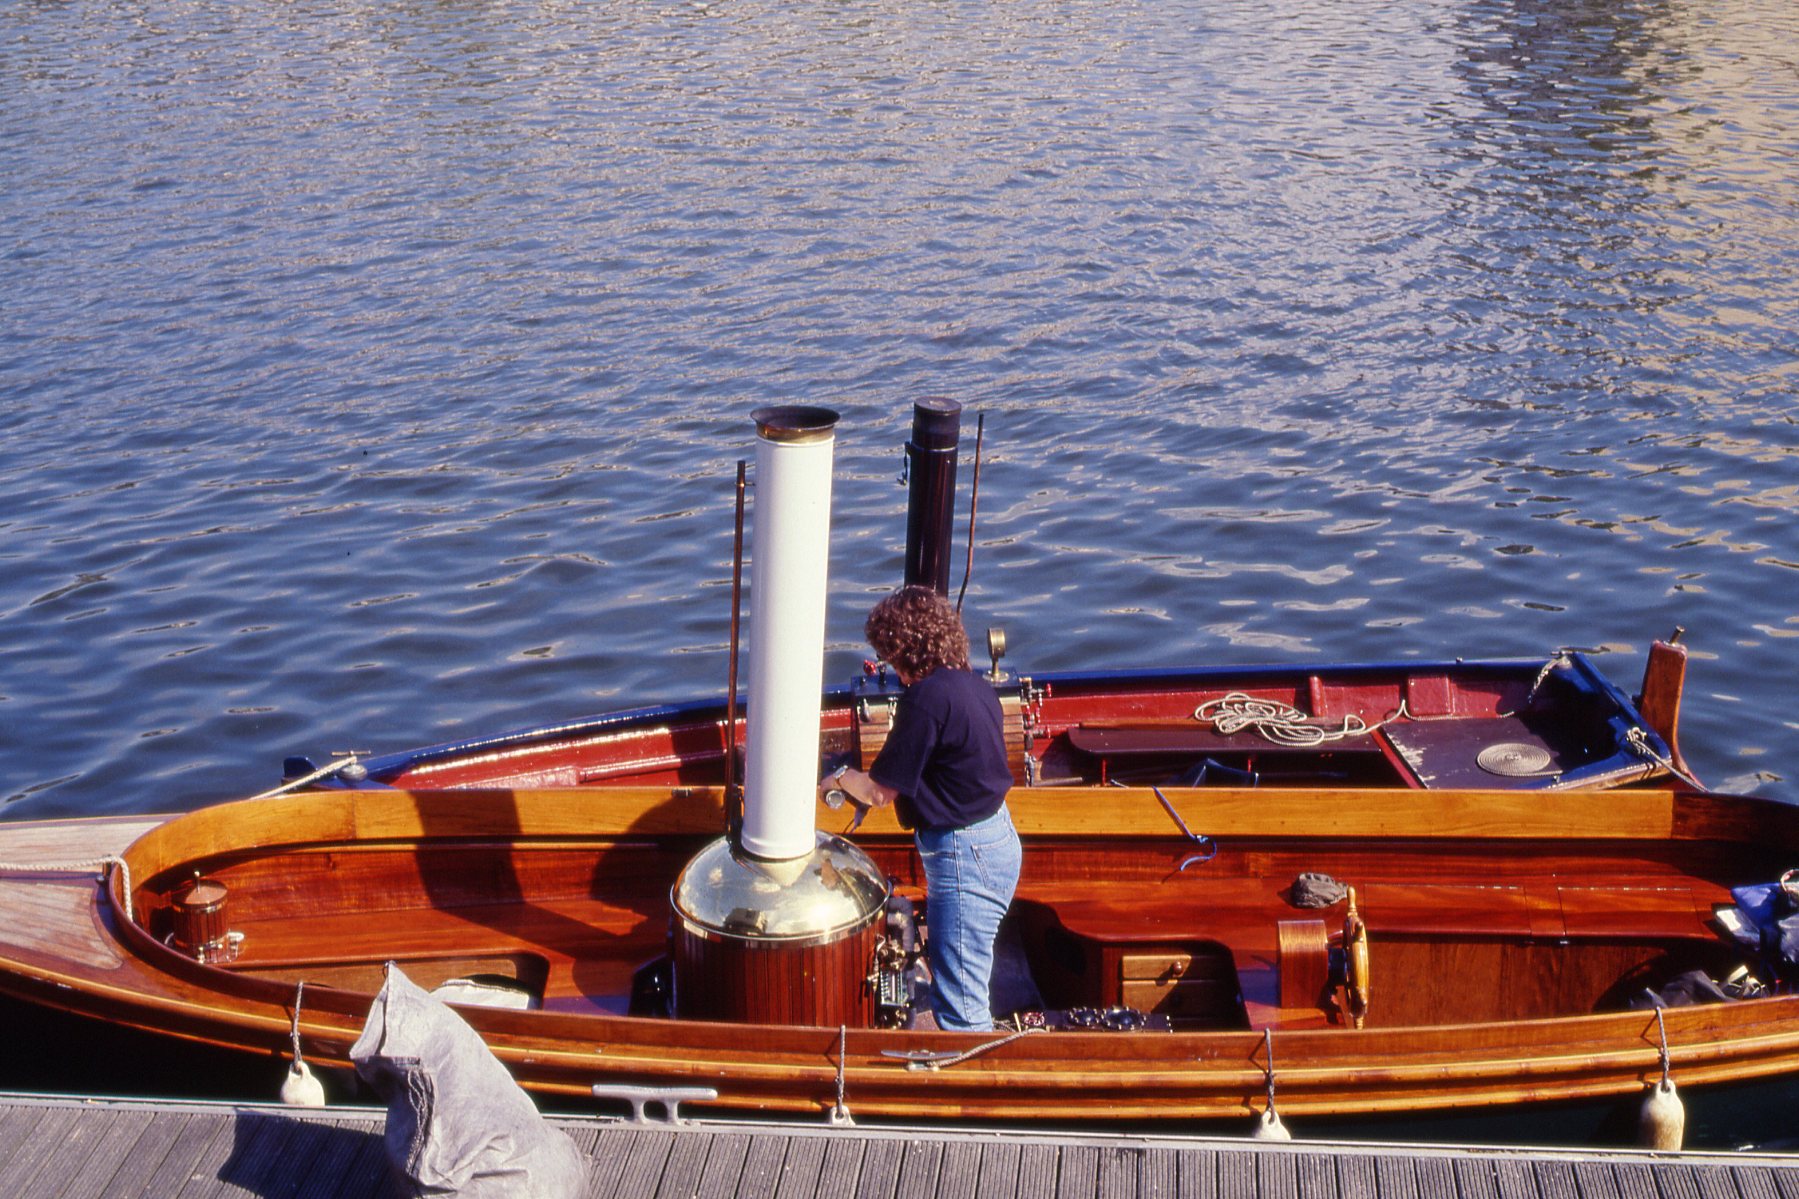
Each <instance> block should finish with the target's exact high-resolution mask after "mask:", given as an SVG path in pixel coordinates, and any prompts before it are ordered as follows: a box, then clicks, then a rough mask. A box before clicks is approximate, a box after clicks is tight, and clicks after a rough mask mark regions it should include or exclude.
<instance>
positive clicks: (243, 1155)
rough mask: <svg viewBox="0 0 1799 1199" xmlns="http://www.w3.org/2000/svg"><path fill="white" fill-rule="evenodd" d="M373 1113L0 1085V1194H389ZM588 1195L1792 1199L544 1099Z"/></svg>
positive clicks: (1726, 1181)
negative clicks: (3, 1091) (566, 1108)
mask: <svg viewBox="0 0 1799 1199" xmlns="http://www.w3.org/2000/svg"><path fill="white" fill-rule="evenodd" d="M383 1121H384V1114H383V1113H382V1112H380V1111H378V1110H371V1109H348V1108H333V1109H327V1110H325V1111H322V1112H298V1111H291V1110H287V1109H281V1108H273V1107H257V1106H233V1105H222V1104H195V1103H170V1104H158V1103H151V1102H143V1101H131V1100H96V1101H88V1102H84V1101H79V1100H74V1099H61V1098H50V1097H32V1096H4V1095H0V1197H4V1199H139V1197H141V1199H238V1197H240V1196H243V1197H248V1196H254V1197H255V1199H323V1197H325V1196H330V1197H332V1199H391V1197H392V1196H394V1195H397V1194H398V1193H399V1191H398V1190H397V1188H396V1187H395V1186H394V1184H393V1182H392V1180H391V1179H390V1177H389V1174H388V1166H387V1160H386V1151H385V1149H384V1146H383V1142H382V1127H383ZM554 1123H556V1124H557V1125H558V1126H559V1127H561V1128H562V1129H563V1130H564V1131H566V1132H567V1133H568V1134H569V1136H570V1137H571V1138H572V1139H573V1140H574V1143H575V1145H576V1147H577V1148H578V1149H579V1150H580V1151H581V1152H582V1153H583V1154H584V1155H585V1156H586V1157H587V1160H588V1163H589V1173H588V1182H587V1188H586V1194H587V1195H589V1196H595V1197H599V1196H620V1197H624V1196H629V1197H630V1199H639V1197H642V1196H651V1195H667V1196H678V1197H681V1199H689V1197H692V1199H732V1197H734V1196H753V1197H755V1199H763V1197H771V1199H802V1197H804V1199H811V1197H816V1196H842V1197H843V1199H1039V1197H1044V1199H1050V1197H1053V1199H1799V1157H1792V1158H1785V1157H1779V1156H1773V1155H1762V1156H1744V1157H1731V1156H1728V1155H1715V1154H1714V1155H1699V1154H1690V1155H1689V1154H1679V1155H1649V1154H1641V1153H1603V1152H1592V1153H1581V1152H1571V1151H1551V1150H1492V1149H1454V1148H1447V1147H1435V1146H1425V1145H1381V1146H1374V1145H1322V1144H1320V1145H1307V1144H1305V1143H1304V1142H1299V1143H1273V1142H1254V1141H1248V1140H1228V1139H1224V1138H1205V1139H1198V1138H1191V1139H1178V1138H1170V1137H1133V1136H1105V1135H1092V1136H1085V1135H1069V1136H1062V1137H1057V1136H1052V1135H1048V1134H1035V1133H1031V1132H1029V1131H1026V1130H1013V1131H1009V1132H967V1131H948V1130H925V1129H900V1128H869V1127H855V1128H841V1129H833V1128H827V1127H825V1126H823V1125H797V1124H783V1125H773V1124H742V1123H726V1122H712V1123H704V1124H687V1125H666V1124H657V1125H632V1124H629V1123H625V1122H620V1121H612V1120H605V1121H602V1120H596V1119H573V1118H559V1119H557V1120H555V1121H554Z"/></svg>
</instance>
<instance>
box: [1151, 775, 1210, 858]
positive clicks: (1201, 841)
mask: <svg viewBox="0 0 1799 1199" xmlns="http://www.w3.org/2000/svg"><path fill="white" fill-rule="evenodd" d="M1150 790H1151V791H1153V792H1155V794H1156V798H1157V799H1159V800H1161V801H1162V807H1163V808H1164V809H1166V811H1167V812H1168V814H1169V815H1170V816H1172V817H1173V818H1174V823H1175V824H1176V825H1178V826H1179V827H1180V830H1181V832H1182V833H1184V834H1185V835H1186V837H1187V840H1189V841H1191V842H1193V843H1194V844H1195V845H1197V846H1199V850H1198V852H1196V853H1190V854H1188V855H1187V856H1186V857H1184V858H1182V859H1181V864H1180V865H1179V866H1176V867H1175V868H1174V872H1175V873H1176V874H1179V873H1180V872H1181V871H1183V870H1185V869H1186V868H1187V867H1189V866H1191V865H1193V863H1195V862H1209V861H1211V860H1212V859H1213V858H1215V857H1217V856H1218V842H1216V841H1214V840H1212V838H1210V837H1208V836H1206V835H1204V834H1203V833H1196V832H1194V831H1193V830H1192V829H1190V828H1188V827H1187V822H1186V821H1185V820H1182V819H1181V814H1180V813H1179V812H1177V811H1175V810H1174V805H1173V804H1171V803H1169V802H1168V797H1167V796H1166V795H1163V794H1162V789H1161V788H1160V787H1151V788H1150Z"/></svg>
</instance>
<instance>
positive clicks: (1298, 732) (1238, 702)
mask: <svg viewBox="0 0 1799 1199" xmlns="http://www.w3.org/2000/svg"><path fill="white" fill-rule="evenodd" d="M1407 715H1409V713H1407V712H1406V709H1405V703H1404V701H1403V700H1402V701H1401V702H1400V705H1399V710H1398V711H1396V712H1394V713H1393V714H1392V715H1391V716H1389V717H1387V718H1386V719H1385V720H1382V721H1380V722H1378V723H1376V724H1369V723H1368V722H1367V721H1365V720H1363V719H1362V718H1361V717H1360V716H1357V715H1355V714H1354V713H1353V712H1352V713H1350V714H1349V715H1348V716H1345V717H1344V718H1343V727H1342V728H1340V729H1328V728H1322V727H1320V726H1318V725H1315V724H1308V723H1306V714H1305V713H1304V712H1301V711H1300V710H1299V709H1298V708H1295V707H1293V706H1292V705H1291V704H1284V703H1282V702H1281V701H1279V700H1278V699H1256V698H1254V697H1252V696H1248V695H1245V694H1243V693H1242V692H1241V691H1233V692H1231V693H1230V694H1229V695H1226V696H1224V697H1223V698H1222V699H1209V700H1207V701H1206V702H1205V703H1203V704H1201V705H1199V707H1197V708H1195V709H1193V719H1195V720H1197V721H1199V722H1200V723H1201V724H1209V725H1211V726H1212V727H1213V728H1215V729H1217V730H1218V731H1219V732H1220V733H1223V734H1224V735H1225V736H1227V737H1228V736H1230V735H1231V734H1232V733H1240V732H1242V731H1243V730H1244V729H1254V730H1255V731H1256V732H1258V733H1260V734H1261V735H1262V737H1263V738H1264V739H1265V740H1268V741H1272V742H1274V743H1275V744H1276V745H1296V746H1301V747H1310V746H1314V745H1323V744H1325V743H1326V742H1329V741H1342V740H1344V739H1345V738H1348V737H1366V736H1367V735H1368V734H1369V733H1372V732H1374V731H1375V730H1376V729H1379V728H1382V727H1384V726H1386V725H1388V724H1391V723H1392V722H1393V721H1395V720H1398V719H1399V718H1400V717H1402V716H1407Z"/></svg>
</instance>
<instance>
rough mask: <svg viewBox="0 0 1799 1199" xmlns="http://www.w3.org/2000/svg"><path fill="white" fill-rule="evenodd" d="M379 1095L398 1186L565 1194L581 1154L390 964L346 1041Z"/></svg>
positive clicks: (526, 1195)
mask: <svg viewBox="0 0 1799 1199" xmlns="http://www.w3.org/2000/svg"><path fill="white" fill-rule="evenodd" d="M350 1057H351V1060H353V1061H354V1062H355V1063H356V1073H357V1074H358V1075H360V1076H361V1077H362V1079H363V1081H364V1082H366V1083H368V1085H369V1086H370V1087H372V1088H374V1090H375V1093H376V1094H378V1095H380V1096H381V1098H382V1099H383V1100H384V1101H385V1102H386V1103H387V1132H386V1143H387V1158H388V1161H389V1162H390V1163H391V1164H392V1166H393V1168H394V1172H395V1174H396V1175H397V1176H398V1178H399V1181H400V1183H401V1185H402V1187H403V1188H405V1193H406V1194H408V1195H414V1196H427V1195H429V1196H458V1197H461V1199H564V1197H565V1196H567V1197H571V1199H572V1197H573V1196H577V1195H580V1194H581V1193H582V1189H583V1184H584V1182H585V1176H586V1163H585V1161H584V1160H583V1158H582V1156H581V1153H580V1151H579V1150H577V1149H576V1148H575V1145H574V1142H573V1141H571V1140H570V1139H569V1137H568V1134H566V1133H564V1132H562V1131H561V1130H560V1129H557V1128H552V1127H551V1126H550V1125H549V1124H548V1123H547V1122H546V1121H545V1120H544V1118H543V1116H542V1115H541V1114H540V1113H539V1112H538V1110H537V1106H536V1105H535V1104H534V1103H532V1102H531V1098H530V1096H528V1095H526V1094H525V1092H524V1091H523V1089H521V1088H520V1087H519V1085H518V1083H516V1082H514V1081H513V1079H512V1076H511V1075H510V1074H508V1073H507V1072H506V1068H505V1067H504V1066H502V1065H501V1064H500V1062H499V1059H498V1058H496V1057H494V1055H493V1053H492V1052H491V1051H490V1050H489V1049H488V1048H487V1045H486V1043H485V1042H483V1041H482V1040H481V1037H480V1034H478V1033H477V1032H475V1030H474V1029H473V1028H470V1027H469V1025H468V1023H467V1021H465V1020H463V1018H462V1017H461V1016H459V1015H457V1014H456V1013H455V1012H454V1011H452V1010H451V1009H450V1008H449V1007H448V1006H447V1005H445V1004H444V1003H443V1002H442V1001H441V1000H438V999H435V998H433V997H432V996H430V995H427V994H426V993H425V992H424V991H423V990H422V989H421V988H419V987H418V986H417V985H416V984H415V983H413V982H412V980H411V979H409V978H407V977H406V975H405V974H403V973H401V971H400V970H399V968H398V967H396V966H391V965H390V966H389V967H388V969H387V981H386V983H385V984H384V985H383V986H382V988H381V992H380V994H378V995H376V996H375V1003H374V1006H372V1007H371V1008H370V1009H369V1017H368V1023H367V1024H365V1025H364V1026H363V1030H362V1035H361V1036H360V1037H358V1038H357V1039H356V1044H355V1045H354V1046H352V1047H351V1049H350Z"/></svg>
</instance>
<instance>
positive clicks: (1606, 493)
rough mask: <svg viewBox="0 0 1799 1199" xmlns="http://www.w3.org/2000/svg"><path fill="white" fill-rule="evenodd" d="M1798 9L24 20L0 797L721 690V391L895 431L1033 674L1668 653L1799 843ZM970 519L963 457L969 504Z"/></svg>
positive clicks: (361, 10)
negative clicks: (939, 461) (961, 512)
mask: <svg viewBox="0 0 1799 1199" xmlns="http://www.w3.org/2000/svg"><path fill="white" fill-rule="evenodd" d="M1795 45H1799V16H1796V15H1795V10H1794V9H1792V8H1791V7H1790V6H1788V5H1786V4H1784V3H1776V2H1775V0H1720V2H1719V3H1712V4H1703V5H1701V4H1694V3H1677V2H1674V0H1574V2H1562V0H1558V2H1556V3H1548V2H1535V0H1464V2H1460V3H1440V2H1437V0H1377V2H1374V3H1368V4H1354V5H1351V4H1341V3H1323V4H1319V3H1312V2H1307V3H1299V2H1291V0H1259V2H1257V0H1220V2H1216V3H1207V4H1198V3H1181V2H1175V0H1139V2H1134V3H1133V2H1128V0H1127V2H1117V0H1114V2H1110V3H1105V4H1099V3H1067V2H1061V3H1051V2H1049V0H1018V2H1015V3H1008V4H1005V5H990V4H977V3H972V2H962V0H940V2H936V3H918V2H916V0H908V2H906V3H895V2H885V0H874V2H871V3H861V4H855V5H844V4H836V3H807V2H804V0H802V2H799V3H780V4H775V3H768V2H763V0H720V2H718V3H679V4H674V3H662V4H658V3H633V4H619V5H587V4H575V3H552V2H540V3H515V4H503V5H477V4H467V3H454V2H452V3H405V2H402V3H391V2H384V3H382V4H379V5H375V4H362V3H351V4H336V5H327V4H322V3H318V2H317V0H296V2H288V3H280V4H276V3H269V2H267V0H232V2H231V3H211V2H205V0H148V2H144V3H137V4H131V5H124V6H121V5H117V4H106V3H100V2H99V0H71V2H68V3H49V2H45V0H26V2H22V3H18V4H14V5H10V6H7V7H6V8H4V9H0V178H4V179H5V181H6V183H5V187H4V189H3V190H0V279H3V281H4V286H3V287H0V800H3V801H4V808H3V809H0V810H3V812H4V814H5V815H6V816H8V817H17V818H24V817H29V816H49V815H59V814H70V813H87V812H107V811H134V810H135V811H144V810H161V809H168V808H184V807H192V806H197V805H199V804H201V803H205V802H209V801H212V800H217V799H221V798H227V797H232V796H236V795H242V794H246V793H249V792H251V791H255V790H258V789H260V788H262V787H264V786H266V785H268V784H270V783H271V782H273V781H274V779H275V777H276V774H277V771H278V766H279V761H280V758H281V757H282V756H283V755H284V754H287V753H290V752H310V753H314V754H322V753H324V752H327V751H329V750H332V749H348V748H358V749H377V750H385V749H395V748H401V747H405V746H409V745H414V744H419V743H423V742H429V741H435V740H440V739H445V738H450V737H455V736H461V735H469V734H475V733H480V732H489V731H493V730H496V729H499V728H504V727H508V726H511V725H515V724H521V723H526V722H530V721H534V720H539V719H550V718H560V717H566V716H572V715H576V714H580V713H585V712H589V711H595V710H601V709H605V708H609V707H615V706H618V705H622V704H632V703H640V702H650V701H653V700H659V699H664V698H671V697H685V696H691V695H696V694H702V693H706V692H716V691H717V690H719V689H720V688H721V687H722V685H723V678H724V672H725V642H726V636H727V616H728V581H729V569H730V563H729V559H730V525H731V520H730V504H731V490H732V473H733V467H734V463H735V461H736V460H737V459H738V458H739V457H742V456H745V455H747V454H748V453H750V438H751V430H750V425H749V421H748V415H747V414H748V412H749V410H750V409H751V408H753V407H755V406H756V405H758V404H761V403H767V402H771V401H806V402H813V403H824V404H829V405H832V406H834V407H836V408H838V409H840V410H841V411H842V412H843V413H844V418H845V419H844V422H843V425H842V429H841V435H840V439H839V464H840V469H839V475H838V480H837V499H836V530H837V539H836V548H835V551H834V557H833V561H832V569H833V577H834V595H833V599H832V609H831V613H832V615H831V622H832V623H831V630H830V635H831V640H832V650H831V658H830V662H829V664H828V668H827V669H828V673H830V674H831V675H833V676H842V675H847V673H848V672H849V671H850V670H851V669H852V668H853V666H854V664H855V663H856V661H857V660H858V659H859V657H860V655H861V652H862V650H861V647H860V645H859V644H858V637H859V629H860V614H861V612H862V611H863V610H864V609H865V608H866V606H867V604H868V603H869V602H870V601H871V600H872V599H873V598H874V597H875V596H876V595H878V594H879V593H880V592H881V591H883V590H885V589H886V588H887V587H889V586H891V585H892V584H893V583H894V582H895V581H896V576H897V574H898V572H899V568H900V564H899V545H900V541H901V538H902V536H903V521H902V519H901V515H900V514H901V509H902V507H903V502H904V492H903V490H902V489H901V488H900V487H899V486H898V485H897V483H896V482H895V481H894V480H895V475H896V474H897V471H898V467H899V446H900V443H901V442H902V441H903V438H904V435H905V428H906V422H907V418H908V412H909V406H910V402H911V400H912V399H914V398H916V397H918V396H921V395H928V394H947V395H952V396H955V397H957V398H959V399H961V400H963V401H964V402H965V403H966V404H967V405H968V406H969V409H970V411H971V413H973V412H979V413H983V414H985V417H986V421H987V443H986V446H985V459H986V462H985V471H984V474H983V477H982V483H981V497H980V512H979V524H978V533H977V546H976V553H975V569H974V579H973V583H972V585H971V587H970V590H969V597H968V613H969V623H970V624H971V626H973V627H974V628H976V629H977V630H978V629H980V628H982V627H984V626H985V625H988V624H1004V625H1006V626H1007V627H1008V630H1009V632H1010V634H1011V642H1012V645H1013V647H1014V656H1013V661H1014V663H1015V664H1016V665H1018V666H1020V667H1021V668H1025V669H1027V670H1028V669H1037V670H1044V669H1058V668H1069V667H1077V666H1090V665H1095V666H1097V665H1120V666H1123V665H1141V664H1151V663H1163V662H1208V663H1209V662H1262V661H1296V660H1313V659H1324V660H1345V659H1355V658H1403V657H1413V656H1417V657H1436V656H1453V655H1468V656H1476V655H1481V656H1485V655H1513V654H1537V653H1546V652H1548V651H1549V650H1551V649H1554V648H1555V647H1558V646H1563V645H1569V646H1578V647H1583V648H1587V649H1592V650H1596V651H1599V652H1600V653H1601V659H1600V661H1601V665H1602V667H1603V668H1605V669H1606V670H1607V671H1609V672H1610V673H1611V674H1612V675H1613V676H1614V678H1616V679H1617V680H1618V681H1620V682H1621V683H1623V684H1625V685H1626V686H1627V687H1630V686H1634V685H1635V683H1636V681H1637V677H1638V672H1639V671H1640V670H1641V657H1642V654H1643V652H1644V650H1645V649H1646V648H1647V645H1648V642H1649V641H1650V640H1651V639H1652V638H1653V637H1655V636H1660V635H1666V634H1667V633H1669V632H1670V631H1671V630H1672V629H1673V628H1674V627H1675V626H1677V625H1680V626H1685V627H1686V628H1687V629H1688V630H1689V632H1688V635H1687V636H1688V640H1689V642H1690V643H1691V644H1692V645H1693V646H1694V648H1695V651H1696V658H1695V661H1694V664H1693V669H1692V673H1691V677H1690V691H1689V701H1688V709H1687V713H1686V720H1685V725H1684V733H1685V741H1686V744H1687V748H1688V752H1689V756H1690V757H1691V758H1692V760H1693V763H1694V765H1695V767H1696V769H1697V770H1698V771H1699V772H1700V773H1701V774H1702V775H1703V776H1704V777H1705V778H1706V779H1707V780H1708V781H1710V782H1712V783H1714V784H1719V785H1724V786H1728V787H1733V788H1744V789H1755V790H1758V791H1760V792H1762V793H1765V794H1770V795H1775V796H1778V797H1780V798H1783V799H1787V800H1792V801H1799V783H1795V781H1794V779H1795V768H1794V766H1793V764H1792V761H1793V757H1794V754H1795V753H1796V752H1799V732H1796V731H1799V716H1796V715H1795V710H1794V700H1795V696H1794V691H1793V686H1792V683H1791V680H1792V678H1793V676H1794V672H1795V670H1794V668H1795V665H1796V664H1799V663H1796V653H1795V651H1796V648H1799V599H1796V598H1795V597H1796V594H1799V589H1796V584H1799V573H1796V572H1799V535H1796V534H1795V519H1794V518H1795V515H1796V511H1799V449H1796V446H1799V436H1796V431H1795V427H1794V425H1795V419H1796V416H1799V361H1796V354H1795V343H1794V338H1793V335H1792V330H1793V329H1794V328H1799V293H1796V289H1795V285H1794V282H1793V280H1794V279H1795V277H1799V186H1796V185H1799V166H1795V157H1794V155H1793V153H1792V150H1793V136H1792V130H1793V129H1794V128H1795V127H1796V126H1799V67H1796V66H1795V55H1794V52H1793V51H1792V50H1791V49H1790V47H1792V46H1795ZM965 477H966V476H965Z"/></svg>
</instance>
